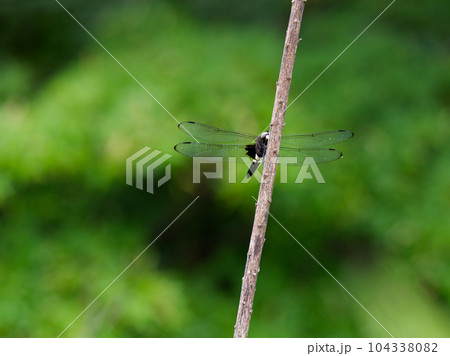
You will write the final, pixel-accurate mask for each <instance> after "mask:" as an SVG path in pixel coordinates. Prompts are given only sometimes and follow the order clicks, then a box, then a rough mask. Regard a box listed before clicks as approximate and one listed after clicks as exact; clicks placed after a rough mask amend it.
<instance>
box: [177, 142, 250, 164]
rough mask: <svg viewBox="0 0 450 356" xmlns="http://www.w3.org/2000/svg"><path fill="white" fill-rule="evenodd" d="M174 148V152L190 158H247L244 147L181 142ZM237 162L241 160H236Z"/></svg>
mask: <svg viewBox="0 0 450 356" xmlns="http://www.w3.org/2000/svg"><path fill="white" fill-rule="evenodd" d="M174 148H175V151H177V152H179V153H181V154H184V155H186V156H190V157H225V158H228V157H236V158H240V157H248V156H247V154H246V150H245V146H244V145H221V144H215V143H197V142H183V143H179V144H178V145H176V146H175V147H174ZM239 161H241V160H237V162H239Z"/></svg>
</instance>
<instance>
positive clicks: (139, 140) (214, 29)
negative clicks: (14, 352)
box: [0, 0, 450, 337]
mask: <svg viewBox="0 0 450 356" xmlns="http://www.w3.org/2000/svg"><path fill="white" fill-rule="evenodd" d="M289 3H290V2H289V1H286V2H285V3H282V2H279V1H275V0H265V1H262V2H261V1H258V2H256V1H249V2H241V1H235V0H233V1H231V0H230V1H227V2H211V1H203V0H193V1H190V2H185V1H181V0H177V1H172V2H155V1H154V2H150V3H148V2H145V3H144V2H142V1H118V0H117V1H109V2H98V3H95V4H93V3H91V2H87V1H84V0H83V1H77V2H75V1H65V2H63V4H64V6H67V8H68V10H69V11H71V12H72V13H73V15H74V16H75V17H76V18H77V19H78V20H79V21H80V22H81V23H82V24H84V25H85V26H86V28H87V29H88V30H89V31H91V32H92V34H93V35H94V36H96V37H97V38H98V40H99V41H100V42H101V43H102V44H103V45H104V46H105V48H107V49H108V50H109V51H110V52H111V53H112V54H113V55H114V56H115V57H116V58H117V60H118V61H119V62H120V63H122V64H123V65H124V66H125V67H126V68H127V69H128V70H129V71H130V73H132V74H133V75H134V76H135V77H136V78H137V80H139V81H140V82H141V83H142V85H143V86H144V87H145V88H147V89H148V90H149V92H151V93H152V94H153V95H155V97H156V98H157V99H158V100H159V101H160V102H161V103H162V104H163V105H164V106H165V107H166V108H167V109H168V110H169V111H170V112H171V113H172V114H173V115H174V116H175V117H176V118H177V119H178V120H180V121H184V120H195V121H200V122H204V123H208V124H212V125H214V126H218V127H223V128H228V129H235V130H240V131H248V132H254V133H258V132H261V131H262V130H263V129H264V127H265V126H266V125H267V123H268V122H269V120H270V115H271V111H272V105H273V96H274V91H275V81H276V79H277V76H278V70H279V66H280V57H281V50H282V46H283V41H284V31H285V26H286V23H287V19H288V13H289ZM387 4H388V2H386V3H380V2H370V1H364V2H356V1H350V0H347V1H340V2H332V1H325V0H320V1H310V2H308V3H307V6H306V10H305V17H304V20H303V24H302V34H301V37H302V38H303V41H302V42H301V44H300V47H299V51H298V56H297V60H296V66H295V71H294V78H293V83H292V87H291V98H292V99H293V98H294V97H295V96H297V95H298V94H299V93H300V92H301V91H302V90H303V89H304V88H305V87H306V86H307V85H308V84H309V83H310V82H311V81H312V80H313V79H314V78H315V77H316V76H317V75H318V74H319V73H320V72H321V71H322V70H323V68H325V67H326V66H327V65H328V64H329V63H330V62H331V61H332V60H333V59H334V58H335V57H336V56H337V55H338V54H339V53H340V52H341V51H342V50H343V49H344V48H345V47H346V46H347V45H348V44H349V43H350V41H351V40H353V39H354V38H355V36H356V35H357V34H358V33H360V31H361V30H362V29H363V28H364V27H366V26H367V24H368V23H370V21H372V20H373V18H374V17H375V16H376V15H377V14H379V12H380V11H381V10H382V9H383V8H384V7H385V6H387ZM25 5H27V4H24V5H23V6H22V7H17V4H14V5H13V2H12V1H5V7H4V8H3V9H4V11H3V12H2V14H1V15H0V34H1V38H2V42H1V43H0V71H1V73H2V75H1V80H0V100H1V107H0V261H1V262H0V281H1V284H2V292H1V293H0V336H8V337H18V336H24V337H29V336H33V337H40V336H41V337H42V336H45V337H52V336H57V335H58V334H59V333H60V332H61V331H62V330H63V329H64V328H65V327H66V326H67V325H68V324H69V323H70V322H71V321H72V320H73V319H74V318H75V317H76V316H77V315H78V314H79V313H80V312H82V311H83V310H84V308H85V307H86V306H87V305H88V304H89V303H90V302H91V301H92V300H93V299H94V298H95V297H96V296H97V295H98V294H99V293H100V292H102V291H103V290H104V288H105V287H107V286H108V285H109V283H110V282H111V281H112V280H113V279H114V278H115V277H116V276H117V275H118V274H119V273H120V272H121V271H122V270H123V269H124V268H125V267H126V266H127V265H128V264H129V263H130V262H131V261H132V260H133V259H134V258H135V257H136V256H137V255H138V254H139V253H140V252H141V251H142V250H143V249H144V248H145V247H146V246H147V245H148V244H149V243H150V242H151V241H153V240H154V239H155V237H157V236H158V235H159V234H160V233H161V232H162V231H163V230H164V229H165V227H166V226H167V225H168V224H169V223H170V222H171V221H172V220H173V219H174V218H175V217H176V216H177V215H178V214H179V213H180V212H181V211H182V210H183V209H184V208H185V207H186V206H187V204H189V203H190V202H191V201H192V200H193V199H194V197H195V196H197V195H200V198H199V200H198V201H197V202H196V203H194V205H193V206H192V207H191V208H190V209H189V210H188V211H187V212H186V213H185V214H184V215H183V216H181V217H180V218H179V220H177V221H176V222H175V223H174V224H173V225H172V226H171V227H170V228H169V229H168V230H167V231H165V232H164V234H163V235H162V236H161V237H160V239H158V241H157V242H155V243H154V245H152V246H151V248H150V249H149V250H148V251H147V252H146V253H145V254H143V255H142V257H141V258H140V259H139V260H137V262H136V263H135V264H134V265H133V266H131V267H130V268H129V269H128V270H127V271H126V272H125V273H124V274H123V275H122V276H121V277H120V278H119V279H118V280H117V281H116V282H115V283H114V284H113V285H112V286H111V287H110V288H109V289H108V290H107V291H106V292H105V293H104V294H103V295H102V296H101V297H100V298H99V299H98V300H97V301H96V303H94V304H93V305H92V307H91V308H90V309H89V310H87V311H86V312H85V313H84V314H83V315H82V316H81V317H80V318H79V319H78V320H77V321H76V322H75V323H74V324H73V325H72V326H71V327H70V328H69V329H68V330H67V332H66V333H65V336H79V337H83V336H84V337H227V336H231V335H232V331H233V325H234V321H235V317H236V312H237V303H238V299H239V292H240V284H241V277H242V272H243V269H244V264H245V258H246V252H247V247H248V240H249V236H250V232H251V227H252V222H253V213H254V200H253V198H252V196H254V197H256V196H257V194H258V184H257V183H256V182H254V181H252V182H250V183H248V184H227V183H224V182H219V181H204V182H203V183H202V184H200V185H199V184H196V185H195V184H192V183H191V181H192V177H191V160H189V159H187V158H186V157H182V156H180V155H177V154H176V153H175V152H174V151H173V150H172V147H173V145H174V144H176V143H177V142H180V141H184V140H186V139H187V137H184V136H183V134H182V133H181V132H179V131H178V130H177V128H176V122H175V121H174V120H173V119H172V118H171V117H170V116H169V115H168V114H167V113H166V112H165V111H164V110H163V109H162V108H161V107H160V106H159V105H158V104H157V103H156V102H155V101H154V100H153V99H152V98H151V97H150V96H149V95H148V94H147V93H146V92H145V91H144V90H143V89H142V88H141V87H140V86H139V85H138V84H137V83H136V82H135V81H133V79H132V78H130V76H129V75H128V74H127V73H126V72H125V71H124V70H123V69H122V68H120V66H119V65H118V64H117V63H116V62H115V61H114V60H113V59H112V58H111V57H110V56H108V54H107V53H106V52H105V51H104V50H103V49H101V48H100V47H99V46H98V45H97V44H96V43H95V42H94V41H93V40H92V38H90V37H89V36H88V35H87V34H86V33H85V32H84V31H83V30H82V29H81V28H80V27H79V25H78V24H77V23H76V22H75V21H74V20H73V19H71V18H70V17H69V15H68V14H67V13H65V12H64V11H63V10H62V9H61V8H60V7H59V6H58V4H57V3H52V2H47V1H45V2H44V1H35V2H33V6H25ZM28 5H30V4H28ZM449 10H450V6H449V4H447V3H442V2H438V1H428V2H426V3H421V6H420V7H419V6H411V5H410V4H408V3H405V2H400V1H399V2H396V3H395V4H394V5H392V7H391V8H390V9H389V10H388V11H386V13H385V14H384V15H383V16H382V17H381V18H380V19H379V20H378V21H377V22H376V23H375V24H374V25H373V26H372V27H371V28H370V29H369V30H368V31H367V32H366V33H365V34H364V35H363V36H362V37H361V38H360V39H359V40H358V41H357V42H356V43H355V44H354V45H353V46H352V47H351V48H349V49H348V50H347V52H346V53H345V54H343V55H342V56H341V57H340V58H339V60H338V61H336V62H335V63H334V64H333V65H332V66H331V67H330V69H329V70H328V71H327V72H326V73H325V74H324V75H323V76H322V77H321V78H320V79H319V80H318V81H317V82H316V83H314V85H313V86H311V88H310V89H309V90H308V91H306V92H305V93H304V94H303V95H302V96H301V97H300V98H299V99H298V100H297V101H296V102H295V104H293V105H292V106H291V107H290V108H289V110H288V111H287V113H286V114H287V116H286V121H287V125H286V128H285V132H286V133H296V132H314V131H322V130H332V129H339V128H345V129H350V130H353V131H354V132H355V133H356V135H355V138H354V139H353V140H352V141H349V142H348V143H346V144H344V145H341V146H340V147H339V148H340V149H341V150H342V151H343V152H344V156H345V157H344V159H343V160H341V161H339V162H335V163H330V164H328V165H324V166H321V167H320V168H321V171H322V174H323V176H324V177H325V180H326V182H327V184H322V185H321V184H317V183H315V182H313V181H305V182H304V183H303V184H301V185H298V184H293V183H292V182H293V180H294V179H295V176H296V174H297V173H298V170H297V171H295V169H293V170H292V171H291V172H290V180H289V181H290V182H291V183H289V184H279V183H277V184H276V186H275V190H274V197H273V204H272V213H273V214H274V216H275V217H276V218H277V219H278V220H279V221H280V222H281V223H282V224H283V225H284V226H285V227H286V228H287V229H288V230H289V231H290V232H291V233H292V234H293V235H294V236H295V237H296V238H297V239H298V240H299V241H300V242H301V243H302V244H303V245H304V246H305V247H306V248H307V249H308V250H309V251H310V252H311V253H312V254H313V255H314V256H315V257H316V258H317V259H318V260H319V261H321V263H322V264H323V265H324V266H325V267H326V268H327V269H328V270H329V271H330V272H331V273H332V274H333V275H334V276H335V277H336V278H337V280H339V281H340V282H341V283H342V284H343V285H344V286H345V287H346V288H347V289H348V290H349V291H350V292H351V293H352V294H353V295H354V296H355V297H356V298H357V299H358V300H359V301H360V302H361V303H362V304H363V305H364V306H365V307H366V308H367V309H368V310H369V311H370V312H371V313H372V314H373V315H374V316H375V317H376V318H377V320H378V321H379V322H380V323H381V324H383V325H384V326H385V327H386V328H387V329H388V330H389V331H390V332H391V333H392V334H393V335H394V336H397V337H442V336H449V334H450V326H449V325H450V324H449V323H448V317H449V301H450V279H449V277H448V276H449V275H450V266H449V264H448V250H449V248H450V241H449V237H450V220H449V218H448V217H449V214H450V211H449V210H450V209H449V206H450V205H449V203H450V202H449V198H450V186H449V184H448V182H449V173H450V171H449V163H450V162H449V156H448V153H447V142H448V135H449V106H448V103H449V90H450V79H449V78H450V76H449V69H448V68H449V67H448V48H447V47H446V39H447V38H448V35H449V33H448V30H447V25H446V16H447V14H448V11H449ZM446 31H447V32H446ZM292 99H291V100H292ZM143 146H150V147H152V148H154V149H159V150H161V151H164V152H167V153H170V154H173V157H172V158H171V164H172V179H171V181H170V182H169V183H167V184H165V185H164V186H162V187H161V188H159V189H158V190H157V191H156V193H155V194H154V195H150V194H147V193H145V192H143V191H140V190H138V189H136V188H134V187H130V186H127V185H126V184H125V159H126V158H127V157H128V156H130V155H131V154H133V153H134V152H136V151H137V150H139V149H140V148H142V147H143ZM159 173H161V174H162V172H159ZM238 174H242V175H244V174H245V170H244V168H242V167H241V168H240V169H239V170H238ZM266 237H267V241H266V245H265V248H264V253H263V258H262V266H261V273H260V275H259V279H258V288H257V294H256V299H255V305H254V313H253V318H252V324H251V329H250V336H254V337H269V336H278V337H385V336H387V334H386V332H385V331H384V330H383V329H382V328H381V327H380V326H379V325H378V324H377V323H376V322H375V321H374V320H373V319H372V318H371V317H370V316H369V315H368V314H367V313H366V312H365V311H364V310H363V309H362V308H361V307H360V306H359V305H358V304H357V303H356V302H355V301H354V300H353V299H352V298H351V297H350V296H349V295H348V294H347V293H346V292H345V291H344V290H343V289H342V288H341V287H340V286H339V285H338V284H337V283H336V282H335V281H334V280H333V279H332V278H331V277H330V276H329V275H328V274H327V273H326V272H325V271H324V270H323V269H321V268H320V266H318V265H317V264H316V262H314V261H313V260H312V259H311V258H310V256H308V254H306V253H305V252H304V251H303V250H302V248H301V247H300V246H299V245H297V243H296V242H295V241H294V240H293V239H292V238H291V237H290V236H289V235H288V234H287V233H286V232H285V231H284V230H283V229H282V228H281V227H280V226H278V225H277V224H276V223H275V221H273V220H270V223H269V227H268V231H267V236H266Z"/></svg>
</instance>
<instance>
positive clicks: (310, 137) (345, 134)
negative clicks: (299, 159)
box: [281, 130, 353, 148]
mask: <svg viewBox="0 0 450 356" xmlns="http://www.w3.org/2000/svg"><path fill="white" fill-rule="evenodd" d="M352 137H353V132H351V131H348V130H335V131H327V132H317V133H311V134H298V135H286V136H282V137H281V144H282V145H284V146H293V147H302V148H315V147H323V146H330V145H334V144H336V143H339V142H344V141H347V140H348V139H349V138H352Z"/></svg>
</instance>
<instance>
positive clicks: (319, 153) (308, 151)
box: [280, 146, 342, 166]
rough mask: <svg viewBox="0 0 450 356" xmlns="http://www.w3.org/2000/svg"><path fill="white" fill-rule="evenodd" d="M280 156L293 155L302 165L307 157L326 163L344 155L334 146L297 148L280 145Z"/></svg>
mask: <svg viewBox="0 0 450 356" xmlns="http://www.w3.org/2000/svg"><path fill="white" fill-rule="evenodd" d="M280 157H292V158H296V159H297V163H292V164H294V165H297V166H301V165H302V163H303V161H304V160H305V158H307V157H311V158H312V159H314V162H315V163H325V162H331V161H335V160H337V159H339V158H341V157H342V153H341V152H340V151H338V150H335V149H333V148H295V147H283V146H282V147H280Z"/></svg>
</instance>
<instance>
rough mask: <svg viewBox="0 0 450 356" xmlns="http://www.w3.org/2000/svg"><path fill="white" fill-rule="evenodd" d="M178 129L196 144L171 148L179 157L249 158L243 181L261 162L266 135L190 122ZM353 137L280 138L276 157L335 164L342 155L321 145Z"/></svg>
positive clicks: (336, 133)
mask: <svg viewBox="0 0 450 356" xmlns="http://www.w3.org/2000/svg"><path fill="white" fill-rule="evenodd" d="M178 128H179V129H180V130H181V131H183V132H184V133H186V134H188V135H190V136H192V137H194V138H195V140H196V141H197V142H182V143H179V144H177V145H175V147H174V149H175V151H177V152H179V153H181V154H183V155H186V156H189V157H224V158H230V157H235V158H240V157H250V158H251V159H252V163H251V165H250V167H249V169H248V172H247V175H246V177H247V178H250V177H251V176H252V175H253V174H254V173H255V171H256V169H257V168H258V166H259V165H260V164H261V163H262V162H263V161H264V157H265V155H266V150H267V145H268V142H269V132H263V133H261V134H260V135H252V134H249V133H244V132H237V131H230V130H222V129H219V128H217V127H214V126H210V125H206V124H202V123H199V122H194V121H184V122H181V123H180V124H179V125H178ZM353 136H354V134H353V132H352V131H348V130H334V131H326V132H317V133H307V134H295V135H284V136H282V137H281V145H280V151H279V157H295V158H297V163H296V164H297V165H301V164H302V163H303V161H304V159H305V158H307V157H311V158H313V159H314V162H315V163H325V162H331V161H335V160H338V159H340V158H342V153H341V152H340V151H338V150H336V149H334V148H324V146H328V145H334V144H336V143H340V142H344V141H347V140H348V139H350V138H352V137H353Z"/></svg>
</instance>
